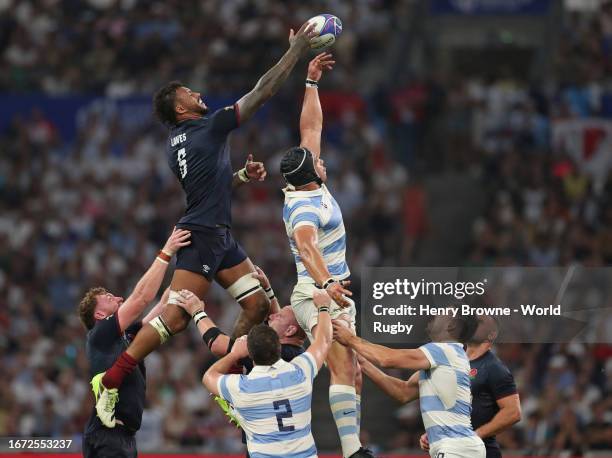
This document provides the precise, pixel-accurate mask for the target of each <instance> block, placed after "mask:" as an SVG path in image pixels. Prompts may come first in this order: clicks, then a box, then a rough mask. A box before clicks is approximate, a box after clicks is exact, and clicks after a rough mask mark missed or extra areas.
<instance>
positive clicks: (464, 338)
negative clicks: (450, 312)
mask: <svg viewBox="0 0 612 458" xmlns="http://www.w3.org/2000/svg"><path fill="white" fill-rule="evenodd" d="M478 323H479V321H478V317H476V316H474V315H467V316H458V317H456V318H454V319H453V321H452V325H451V327H450V328H449V333H450V334H451V336H452V337H453V339H456V340H457V341H458V342H461V343H463V344H464V343H467V342H469V341H470V339H471V338H472V337H473V336H474V333H475V332H476V329H478Z"/></svg>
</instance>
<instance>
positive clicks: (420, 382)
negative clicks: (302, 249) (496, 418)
mask: <svg viewBox="0 0 612 458" xmlns="http://www.w3.org/2000/svg"><path fill="white" fill-rule="evenodd" d="M477 327H478V319H477V318H476V317H472V316H470V317H463V316H458V317H456V318H453V317H449V316H444V315H438V316H436V317H435V318H434V319H433V320H431V321H430V322H429V324H428V327H427V330H428V332H429V336H430V337H431V340H432V342H431V343H428V344H425V345H422V346H421V347H419V348H417V349H392V348H387V347H384V346H382V345H376V344H373V343H370V342H368V341H366V340H364V339H361V338H359V337H357V336H356V335H354V334H353V333H352V332H351V331H350V330H349V329H347V328H346V327H345V326H342V325H341V324H339V323H334V338H335V340H336V341H338V342H341V343H342V344H344V345H346V346H347V347H350V348H352V349H353V350H355V351H356V352H357V353H358V354H359V355H360V363H361V370H362V371H363V373H365V374H366V375H367V376H368V377H370V378H371V379H372V380H373V381H374V383H376V384H377V385H378V386H379V387H380V388H381V389H382V390H383V391H385V392H386V393H387V394H388V395H390V396H391V397H393V398H395V399H397V400H399V401H400V402H403V403H405V402H410V401H414V400H416V399H419V400H420V406H421V415H422V417H423V424H424V425H425V432H426V434H427V439H428V440H429V454H430V456H431V457H432V458H485V456H486V451H485V446H484V443H483V442H482V439H480V437H478V435H476V433H475V432H474V429H473V428H472V424H471V420H470V414H471V411H472V395H471V392H470V376H469V374H470V362H469V360H468V357H467V354H466V353H465V350H464V349H463V344H464V343H465V342H467V341H469V339H470V338H471V337H472V336H473V335H474V332H475V331H476V329H477ZM375 364H376V365H379V366H382V367H388V368H391V367H393V368H398V369H415V370H418V372H415V373H414V374H413V375H412V376H411V377H410V378H409V379H408V380H401V379H398V378H395V377H391V376H389V375H387V374H385V373H384V372H382V371H381V370H380V369H378V368H377V367H376V366H375Z"/></svg>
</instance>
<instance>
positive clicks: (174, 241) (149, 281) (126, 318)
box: [117, 228, 191, 332]
mask: <svg viewBox="0 0 612 458" xmlns="http://www.w3.org/2000/svg"><path fill="white" fill-rule="evenodd" d="M189 237H191V232H189V231H187V230H184V229H176V228H175V229H174V231H172V235H170V238H169V239H168V241H167V242H166V244H165V245H164V248H163V249H162V251H161V252H160V254H159V255H158V256H157V258H155V260H154V261H153V264H151V267H149V270H147V272H146V273H145V274H144V275H143V276H142V278H141V279H140V280H139V281H138V283H136V286H135V287H134V291H132V294H130V296H129V297H128V298H127V299H126V301H125V302H124V303H123V304H122V305H121V307H119V310H118V311H117V318H118V321H119V327H120V328H121V332H123V331H124V330H125V329H126V328H127V327H128V326H129V325H130V324H132V323H133V322H134V321H135V320H136V318H138V317H139V316H140V314H141V313H142V312H143V310H144V309H145V308H146V306H147V305H148V304H149V302H151V301H152V300H153V299H155V296H156V295H157V291H158V290H159V287H160V286H161V283H162V281H163V280H164V275H165V274H166V270H167V269H168V262H169V261H170V258H171V257H172V256H173V255H174V254H175V253H176V252H177V251H178V250H179V249H180V248H181V247H184V246H186V245H189V244H190V243H191V242H190V241H189ZM162 257H164V258H166V259H163V258H162Z"/></svg>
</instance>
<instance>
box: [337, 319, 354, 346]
mask: <svg viewBox="0 0 612 458" xmlns="http://www.w3.org/2000/svg"><path fill="white" fill-rule="evenodd" d="M332 326H333V327H334V340H335V341H336V342H338V343H340V344H342V345H347V344H348V341H349V340H350V338H351V337H353V336H354V335H355V333H354V331H353V330H352V329H351V328H349V327H348V326H347V325H346V323H345V322H344V321H342V320H332Z"/></svg>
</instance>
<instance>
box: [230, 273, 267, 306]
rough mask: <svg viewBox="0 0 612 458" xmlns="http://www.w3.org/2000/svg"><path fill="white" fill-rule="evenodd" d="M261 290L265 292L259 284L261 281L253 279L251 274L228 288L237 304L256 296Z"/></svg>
mask: <svg viewBox="0 0 612 458" xmlns="http://www.w3.org/2000/svg"><path fill="white" fill-rule="evenodd" d="M260 289H261V290H262V291H263V289H262V288H261V285H260V284H259V280H257V279H256V278H253V276H252V275H251V274H246V275H244V276H242V277H240V278H239V279H238V280H236V281H235V282H234V283H233V284H232V285H231V286H230V287H229V288H227V292H228V293H230V294H231V295H232V296H233V298H234V299H236V301H237V302H240V301H241V300H242V299H246V298H247V297H249V296H250V295H251V294H255V293H256V292H257V291H258V290H260Z"/></svg>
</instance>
